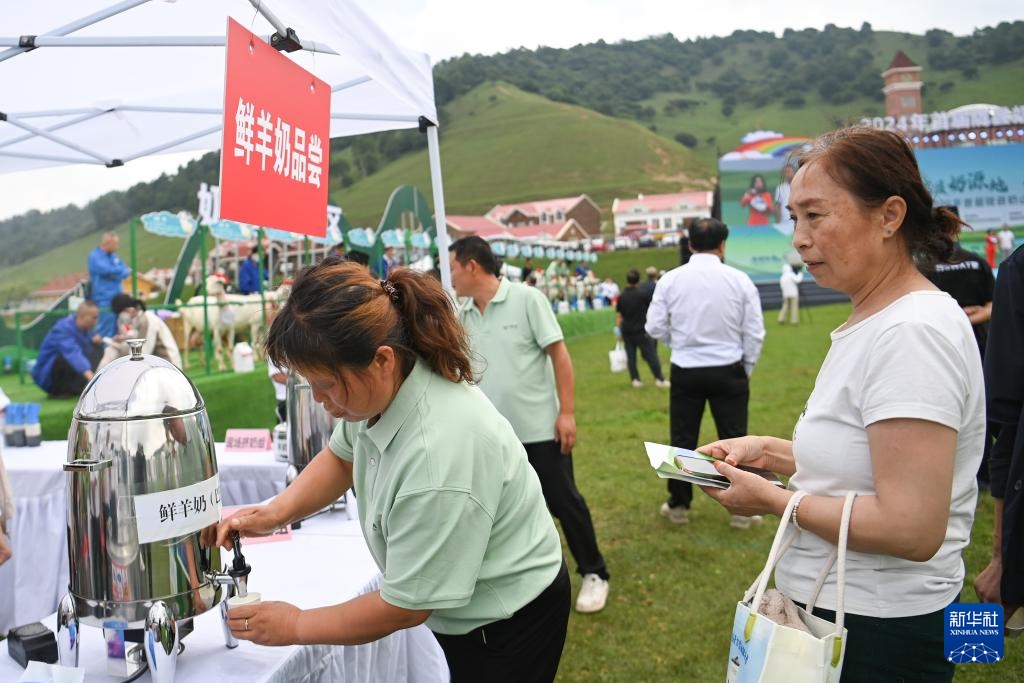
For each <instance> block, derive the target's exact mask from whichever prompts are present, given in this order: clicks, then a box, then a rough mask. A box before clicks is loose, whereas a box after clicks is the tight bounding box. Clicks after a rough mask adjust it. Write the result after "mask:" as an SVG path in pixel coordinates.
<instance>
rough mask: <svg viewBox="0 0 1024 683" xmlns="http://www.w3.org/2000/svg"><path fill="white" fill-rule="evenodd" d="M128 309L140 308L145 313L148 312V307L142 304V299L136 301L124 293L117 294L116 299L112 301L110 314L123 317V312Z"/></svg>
mask: <svg viewBox="0 0 1024 683" xmlns="http://www.w3.org/2000/svg"><path fill="white" fill-rule="evenodd" d="M126 308H138V309H140V310H143V311H144V310H146V305H145V304H144V303H142V300H141V299H136V298H134V297H132V296H131V295H129V294H125V293H123V292H121V293H118V294H115V295H114V298H113V299H111V300H110V312H111V313H113V314H114V315H121V312H122V311H124V309H126Z"/></svg>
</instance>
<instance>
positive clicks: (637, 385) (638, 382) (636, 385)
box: [633, 379, 644, 389]
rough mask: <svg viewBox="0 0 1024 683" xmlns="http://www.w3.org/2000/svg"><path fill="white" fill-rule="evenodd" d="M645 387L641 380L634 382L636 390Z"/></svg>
mask: <svg viewBox="0 0 1024 683" xmlns="http://www.w3.org/2000/svg"><path fill="white" fill-rule="evenodd" d="M643 385H644V383H643V382H641V381H640V380H638V379H635V380H633V388H634V389H639V388H640V387H642V386H643Z"/></svg>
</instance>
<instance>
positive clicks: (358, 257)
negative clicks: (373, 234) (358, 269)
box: [341, 249, 370, 268]
mask: <svg viewBox="0 0 1024 683" xmlns="http://www.w3.org/2000/svg"><path fill="white" fill-rule="evenodd" d="M341 260H342V261H343V262H345V263H358V264H359V265H361V266H366V267H367V268H369V267H370V255H369V254H366V253H363V252H361V251H356V250H355V249H353V250H351V251H346V252H345V255H344V256H342V257H341Z"/></svg>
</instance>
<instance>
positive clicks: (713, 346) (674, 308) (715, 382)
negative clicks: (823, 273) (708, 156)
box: [645, 218, 764, 528]
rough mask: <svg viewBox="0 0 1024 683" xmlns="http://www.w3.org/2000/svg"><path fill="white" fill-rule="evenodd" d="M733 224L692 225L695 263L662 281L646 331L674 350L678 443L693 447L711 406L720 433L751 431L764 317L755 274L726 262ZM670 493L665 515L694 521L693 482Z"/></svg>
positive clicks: (740, 522)
mask: <svg viewBox="0 0 1024 683" xmlns="http://www.w3.org/2000/svg"><path fill="white" fill-rule="evenodd" d="M728 236H729V228H727V227H726V226H725V224H724V223H722V222H721V221H719V220H716V219H714V218H705V219H701V220H700V221H698V222H697V223H696V224H694V226H693V227H692V228H690V250H691V251H692V252H693V256H692V257H691V258H690V262H689V263H687V264H686V265H684V266H679V267H678V268H675V269H673V270H670V271H669V272H668V273H666V274H665V276H664V277H662V278H661V279H660V280H659V281H658V285H657V287H656V288H655V290H654V299H653V300H652V301H651V306H650V308H649V309H648V310H647V324H646V326H645V327H646V330H647V334H649V335H651V336H652V337H654V338H655V339H658V340H660V341H663V342H664V343H665V344H667V345H668V347H669V348H670V349H671V350H672V354H671V362H672V374H671V376H670V380H671V383H672V387H671V393H670V399H669V420H670V430H671V438H672V445H673V446H676V447H678V448H689V449H691V450H692V449H694V448H696V447H697V439H698V437H699V435H700V422H701V417H702V416H703V415H704V405H705V403H707V402H709V403H710V404H711V414H712V416H713V417H714V420H715V429H716V430H717V431H718V438H719V439H728V438H732V437H737V436H744V435H746V433H747V403H748V401H749V399H750V382H749V377H750V373H752V372H753V371H754V365H755V364H756V363H757V359H758V358H759V357H760V355H761V344H762V343H763V342H764V317H763V315H762V314H761V298H760V296H758V293H757V288H756V287H755V286H754V283H753V282H751V280H750V278H749V277H748V276H747V274H746V273H744V272H743V271H741V270H737V269H736V268H733V267H731V266H727V265H725V264H724V263H723V262H722V260H723V259H724V257H725V240H726V238H728ZM668 491H669V499H668V501H667V502H666V503H664V504H663V505H662V506H661V514H662V515H663V516H664V517H667V518H668V519H669V521H671V522H674V523H676V524H686V523H687V522H688V521H689V513H688V511H689V508H690V502H691V501H692V500H693V486H691V485H690V484H689V483H687V482H682V481H677V480H675V479H669V480H668ZM750 524H751V518H749V517H733V519H732V526H733V527H735V528H749V527H750Z"/></svg>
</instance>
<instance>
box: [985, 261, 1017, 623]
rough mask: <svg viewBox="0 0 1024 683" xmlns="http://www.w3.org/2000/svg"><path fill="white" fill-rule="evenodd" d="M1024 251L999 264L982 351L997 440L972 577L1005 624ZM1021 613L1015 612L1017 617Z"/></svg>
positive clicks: (1010, 597) (1010, 582)
mask: <svg viewBox="0 0 1024 683" xmlns="http://www.w3.org/2000/svg"><path fill="white" fill-rule="evenodd" d="M1021 349H1024V249H1017V250H1016V251H1015V252H1013V254H1011V255H1010V256H1009V257H1008V258H1007V259H1006V260H1005V261H1003V262H1002V264H1000V266H999V278H998V279H997V280H996V289H995V296H994V301H993V306H992V322H991V325H990V328H989V335H988V345H987V347H986V349H985V394H986V404H987V412H988V419H989V422H991V423H992V424H993V426H994V427H995V429H996V441H995V444H994V445H993V446H992V453H991V458H990V460H989V474H990V477H991V482H992V484H991V486H992V496H993V497H994V498H995V515H994V516H995V521H994V529H993V534H992V536H993V542H992V560H991V562H989V564H988V566H987V567H985V569H984V570H983V571H982V572H981V573H980V574H978V576H977V578H976V579H975V580H974V590H975V591H976V592H977V594H978V598H979V599H980V600H981V601H982V602H995V603H999V604H1001V605H1002V606H1003V610H1004V617H1005V622H1004V623H1006V624H1009V623H1011V620H1012V617H1013V615H1014V613H1015V612H1017V611H1018V610H1019V609H1020V608H1021V605H1024V430H1021V429H1020V423H1021V418H1022V417H1024V414H1022V411H1024V354H1022V353H1021ZM1018 617H1019V615H1018Z"/></svg>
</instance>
